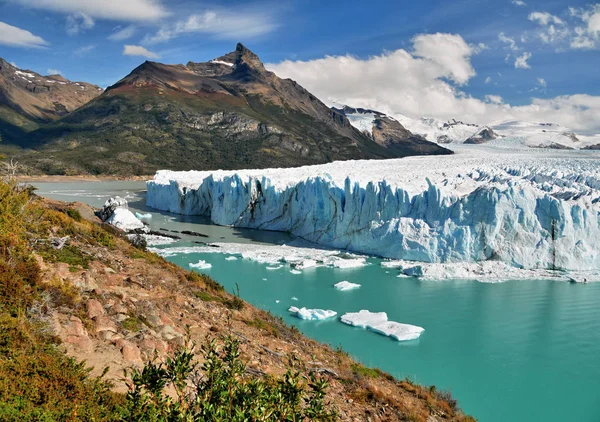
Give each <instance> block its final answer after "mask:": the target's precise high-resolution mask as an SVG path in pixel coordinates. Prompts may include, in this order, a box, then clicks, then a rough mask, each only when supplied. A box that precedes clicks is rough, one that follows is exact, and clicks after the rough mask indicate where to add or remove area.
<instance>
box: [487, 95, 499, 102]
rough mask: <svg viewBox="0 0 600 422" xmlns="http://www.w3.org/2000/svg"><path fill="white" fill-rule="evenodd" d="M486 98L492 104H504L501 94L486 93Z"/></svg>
mask: <svg viewBox="0 0 600 422" xmlns="http://www.w3.org/2000/svg"><path fill="white" fill-rule="evenodd" d="M485 100H486V101H487V102H488V103H492V104H502V97H501V96H499V95H486V96H485Z"/></svg>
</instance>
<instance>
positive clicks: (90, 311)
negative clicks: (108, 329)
mask: <svg viewBox="0 0 600 422" xmlns="http://www.w3.org/2000/svg"><path fill="white" fill-rule="evenodd" d="M85 306H86V309H87V315H88V317H89V318H90V319H94V318H96V317H100V316H103V315H104V314H105V312H104V307H103V306H102V304H101V303H100V301H98V300H96V299H90V300H88V301H87V303H86V304H85Z"/></svg>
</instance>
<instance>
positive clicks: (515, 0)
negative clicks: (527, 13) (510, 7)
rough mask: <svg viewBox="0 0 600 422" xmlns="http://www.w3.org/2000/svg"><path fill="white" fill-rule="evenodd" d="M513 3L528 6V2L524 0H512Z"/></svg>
mask: <svg viewBox="0 0 600 422" xmlns="http://www.w3.org/2000/svg"><path fill="white" fill-rule="evenodd" d="M511 3H512V4H514V5H516V6H527V3H525V2H524V1H523V0H512V2H511Z"/></svg>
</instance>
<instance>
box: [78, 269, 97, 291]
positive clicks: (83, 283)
mask: <svg viewBox="0 0 600 422" xmlns="http://www.w3.org/2000/svg"><path fill="white" fill-rule="evenodd" d="M73 284H74V285H75V287H78V288H79V289H81V290H82V291H84V292H91V291H92V290H95V289H97V288H98V284H97V283H96V280H94V278H93V277H92V276H91V275H90V273H89V272H87V271H86V272H84V273H82V274H81V277H80V278H79V279H77V280H75V281H74V282H73Z"/></svg>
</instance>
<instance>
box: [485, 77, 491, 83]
mask: <svg viewBox="0 0 600 422" xmlns="http://www.w3.org/2000/svg"><path fill="white" fill-rule="evenodd" d="M490 82H492V77H491V76H488V77H487V78H485V83H486V84H489V83H490Z"/></svg>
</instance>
